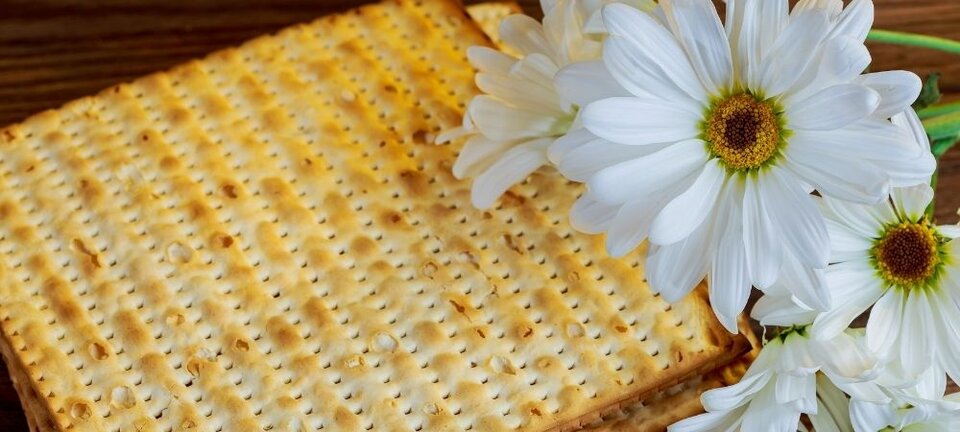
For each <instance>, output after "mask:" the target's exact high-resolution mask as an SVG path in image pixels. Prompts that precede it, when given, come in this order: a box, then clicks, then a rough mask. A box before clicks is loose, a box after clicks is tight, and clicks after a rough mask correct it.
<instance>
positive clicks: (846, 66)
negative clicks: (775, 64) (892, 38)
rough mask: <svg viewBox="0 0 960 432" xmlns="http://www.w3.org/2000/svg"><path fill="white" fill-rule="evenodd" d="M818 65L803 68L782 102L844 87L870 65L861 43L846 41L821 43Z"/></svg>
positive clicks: (836, 40) (868, 56)
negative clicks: (823, 90)
mask: <svg viewBox="0 0 960 432" xmlns="http://www.w3.org/2000/svg"><path fill="white" fill-rule="evenodd" d="M818 60H819V62H818V64H817V65H816V66H815V67H814V66H813V65H811V67H809V68H807V70H806V71H804V74H803V76H802V77H801V78H800V79H798V80H797V85H795V86H794V88H793V89H792V91H791V92H789V93H788V96H787V99H786V101H785V102H784V103H785V104H789V103H790V101H792V100H802V99H805V98H807V97H809V96H810V95H812V94H814V93H816V92H818V91H820V90H822V89H824V88H826V87H829V86H832V85H836V84H840V83H847V82H850V80H852V79H854V78H855V77H856V76H858V75H860V74H861V73H862V72H863V71H864V70H866V68H867V67H868V66H869V65H870V61H871V60H872V59H871V58H870V52H869V51H867V47H866V46H864V45H863V43H862V42H858V41H856V40H853V39H851V38H848V37H838V38H834V39H830V40H828V41H827V42H825V43H824V47H823V55H822V56H821V57H820V58H819V59H818Z"/></svg>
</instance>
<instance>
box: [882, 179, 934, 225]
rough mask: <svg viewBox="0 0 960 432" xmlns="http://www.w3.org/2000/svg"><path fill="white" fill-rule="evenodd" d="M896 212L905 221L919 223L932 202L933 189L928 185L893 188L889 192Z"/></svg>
mask: <svg viewBox="0 0 960 432" xmlns="http://www.w3.org/2000/svg"><path fill="white" fill-rule="evenodd" d="M890 197H891V198H893V204H894V206H896V207H897V211H898V212H899V213H900V214H901V215H903V216H904V217H905V218H906V219H907V220H910V221H914V222H916V221H919V220H920V218H922V217H923V215H924V214H926V212H927V206H929V205H930V203H931V202H933V188H932V187H930V185H929V184H926V183H924V184H919V185H916V186H910V187H903V188H893V190H891V192H890Z"/></svg>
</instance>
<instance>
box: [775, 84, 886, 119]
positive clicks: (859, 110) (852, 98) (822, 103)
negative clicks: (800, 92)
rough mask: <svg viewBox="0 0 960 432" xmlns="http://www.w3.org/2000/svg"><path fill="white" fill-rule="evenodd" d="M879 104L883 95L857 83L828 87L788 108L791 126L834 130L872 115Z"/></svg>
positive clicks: (787, 113) (787, 112)
mask: <svg viewBox="0 0 960 432" xmlns="http://www.w3.org/2000/svg"><path fill="white" fill-rule="evenodd" d="M879 104H880V94H879V93H877V92H875V91H873V90H871V89H870V88H869V87H865V86H862V85H858V84H840V85H835V86H832V87H827V88H825V89H823V90H821V91H819V92H817V93H815V94H813V95H811V96H810V97H808V98H806V99H804V100H800V101H796V102H794V103H792V104H791V105H790V106H787V108H786V116H787V119H788V121H789V122H790V127H791V128H795V129H807V130H834V129H838V128H841V127H843V126H846V125H848V124H850V123H853V122H855V121H857V120H860V119H862V118H864V117H866V116H868V115H870V114H871V113H872V112H874V110H876V109H877V106H879Z"/></svg>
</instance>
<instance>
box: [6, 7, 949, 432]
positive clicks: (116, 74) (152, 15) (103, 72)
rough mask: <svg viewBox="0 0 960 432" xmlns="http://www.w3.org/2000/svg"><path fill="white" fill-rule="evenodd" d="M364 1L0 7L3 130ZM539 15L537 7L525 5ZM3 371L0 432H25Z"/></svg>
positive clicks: (906, 54)
mask: <svg viewBox="0 0 960 432" xmlns="http://www.w3.org/2000/svg"><path fill="white" fill-rule="evenodd" d="M874 2H875V3H876V5H877V20H876V22H877V27H878V28H885V29H891V30H903V31H914V32H923V33H928V34H935V35H939V36H944V37H949V38H954V39H960V2H958V1H955V0H874ZM359 3H363V1H362V0H194V1H178V2H173V1H169V0H99V1H84V0H0V124H7V123H13V122H17V121H20V120H22V119H24V118H26V117H27V116H29V115H30V114H33V113H35V112H38V111H41V110H44V109H48V108H54V107H57V106H59V105H61V104H63V103H64V102H67V101H69V100H71V99H75V98H78V97H81V96H85V95H88V94H92V93H95V92H97V91H98V90H101V89H103V88H105V87H108V86H110V85H112V84H115V83H118V82H122V81H127V80H130V79H133V78H136V77H138V76H140V75H144V74H147V73H150V72H153V71H156V70H159V69H165V68H168V67H170V66H173V65H175V64H177V63H180V62H183V61H185V60H188V59H191V58H194V57H198V56H202V55H203V54H206V53H209V52H211V51H214V50H216V49H219V48H222V47H226V46H230V45H235V44H237V43H239V42H242V41H244V40H246V39H249V38H251V37H254V36H256V35H259V34H262V33H268V32H271V31H275V30H277V29H280V28H282V27H284V26H287V25H289V24H292V23H297V22H302V21H307V20H310V19H313V18H315V17H317V16H320V15H324V14H327V13H330V12H336V11H340V10H343V9H346V8H349V7H351V6H353V5H356V4H359ZM521 3H522V4H524V6H525V8H526V10H527V11H529V12H530V13H532V14H537V9H538V8H539V3H538V2H537V1H536V0H521ZM870 48H871V50H872V52H873V56H874V60H875V61H874V65H873V69H874V70H884V69H911V70H914V71H916V72H917V73H919V74H921V75H925V74H927V73H930V72H941V73H943V74H944V78H943V84H944V91H945V93H946V94H947V97H948V98H949V99H960V57H952V56H949V55H946V54H940V53H936V52H931V51H926V50H921V49H905V48H896V47H889V46H878V45H872V46H871V47H870ZM940 169H941V174H940V186H939V188H938V197H939V200H938V203H937V217H938V219H939V220H940V221H941V222H951V223H952V222H956V220H957V215H956V211H957V208H958V207H960V149H958V150H957V151H956V152H954V153H953V154H948V155H947V156H946V157H945V158H944V160H943V161H942V162H941V165H940ZM26 430H27V428H26V424H25V422H24V420H23V415H22V411H21V409H20V403H19V400H18V399H17V396H16V394H15V393H14V391H13V388H12V387H11V386H10V383H9V378H8V377H7V374H6V371H5V370H0V431H9V432H19V431H26Z"/></svg>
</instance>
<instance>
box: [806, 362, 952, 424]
mask: <svg viewBox="0 0 960 432" xmlns="http://www.w3.org/2000/svg"><path fill="white" fill-rule="evenodd" d="M901 380H902V378H900V377H895V376H890V374H889V372H885V373H881V374H880V376H878V377H877V378H876V379H875V380H873V381H868V382H862V383H852V384H849V385H848V386H847V388H855V389H859V390H866V391H868V392H870V393H871V394H879V395H882V398H881V399H876V400H863V399H859V398H858V397H857V396H854V397H853V398H851V397H850V396H848V395H847V394H845V393H844V391H843V390H841V389H840V388H837V387H836V386H834V385H833V383H832V382H830V381H829V380H828V379H825V378H822V377H817V399H818V412H817V413H816V414H814V415H811V416H809V417H810V422H811V423H812V425H813V427H814V430H815V431H817V432H877V431H884V432H886V431H908V432H909V431H914V432H940V431H952V430H957V429H958V428H960V394H952V395H949V396H945V395H944V393H945V391H946V380H945V376H944V373H943V371H942V370H940V369H938V368H930V369H929V370H928V371H927V372H925V373H924V374H923V376H922V377H921V378H920V381H918V382H916V383H912V384H909V385H903V384H902V382H900V381H901ZM854 394H856V393H854Z"/></svg>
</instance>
